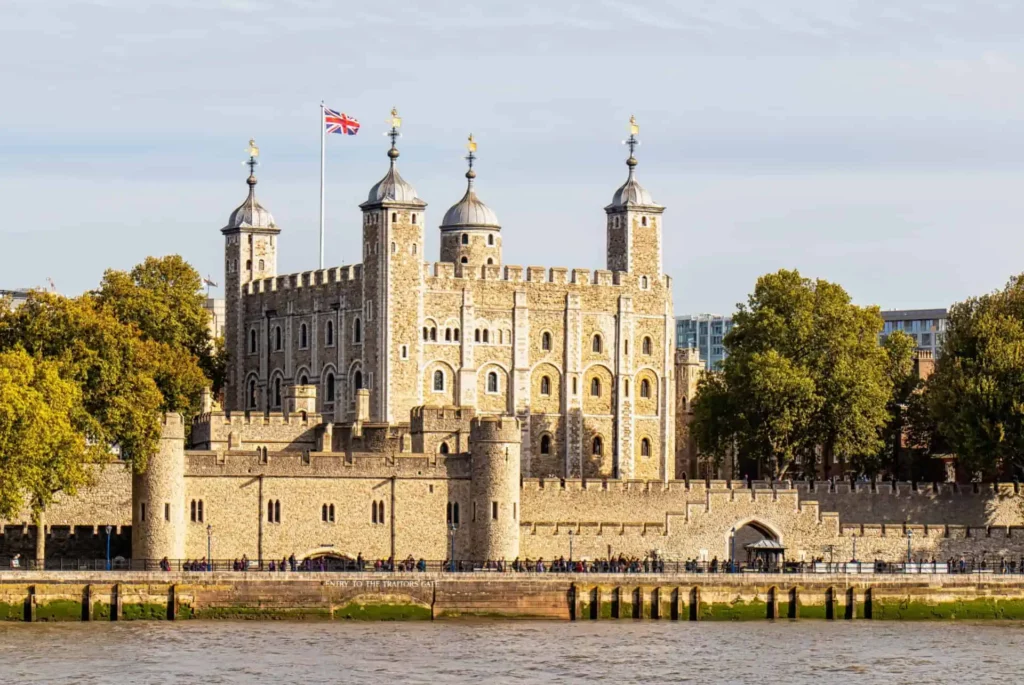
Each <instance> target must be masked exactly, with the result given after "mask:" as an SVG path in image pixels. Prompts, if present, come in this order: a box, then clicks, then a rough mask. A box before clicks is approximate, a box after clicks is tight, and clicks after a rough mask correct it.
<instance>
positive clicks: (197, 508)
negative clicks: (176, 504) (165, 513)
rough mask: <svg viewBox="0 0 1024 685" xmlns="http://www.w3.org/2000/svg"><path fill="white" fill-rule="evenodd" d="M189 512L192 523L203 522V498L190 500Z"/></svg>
mask: <svg viewBox="0 0 1024 685" xmlns="http://www.w3.org/2000/svg"><path fill="white" fill-rule="evenodd" d="M189 514H190V518H191V519H192V522H193V523H202V522H203V500H201V499H200V500H195V499H194V500H192V503H191V505H190V506H189Z"/></svg>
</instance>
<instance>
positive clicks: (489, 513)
mask: <svg viewBox="0 0 1024 685" xmlns="http://www.w3.org/2000/svg"><path fill="white" fill-rule="evenodd" d="M469 431H470V432H469V447H470V452H471V458H472V466H471V478H472V498H473V502H472V525H473V555H474V558H475V559H478V560H488V559H491V560H498V559H505V560H507V561H512V560H513V559H515V558H516V557H517V556H519V479H520V461H521V458H520V446H521V442H522V432H521V427H520V424H519V420H518V419H516V418H513V417H510V416H484V417H477V418H474V419H473V420H472V422H471V423H470V429H469Z"/></svg>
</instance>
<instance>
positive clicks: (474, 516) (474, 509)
mask: <svg viewBox="0 0 1024 685" xmlns="http://www.w3.org/2000/svg"><path fill="white" fill-rule="evenodd" d="M473 520H474V521H476V502H473Z"/></svg>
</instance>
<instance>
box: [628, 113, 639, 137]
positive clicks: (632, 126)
mask: <svg viewBox="0 0 1024 685" xmlns="http://www.w3.org/2000/svg"><path fill="white" fill-rule="evenodd" d="M638 133H640V125H639V124H637V123H636V117H635V116H633V115H632V114H630V115H629V135H631V136H635V135H636V134H638Z"/></svg>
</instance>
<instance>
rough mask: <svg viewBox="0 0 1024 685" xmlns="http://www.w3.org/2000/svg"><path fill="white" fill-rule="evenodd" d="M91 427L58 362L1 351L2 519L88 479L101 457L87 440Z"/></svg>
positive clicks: (74, 386) (78, 391) (77, 390)
mask: <svg viewBox="0 0 1024 685" xmlns="http://www.w3.org/2000/svg"><path fill="white" fill-rule="evenodd" d="M92 426H93V422H92V419H91V417H90V416H89V414H88V413H87V412H86V411H85V408H84V407H83V405H82V391H81V389H80V388H79V387H78V385H77V384H76V383H75V382H73V381H70V380H66V379H64V378H62V377H61V373H60V367H59V365H58V364H57V363H56V362H53V361H46V360H41V359H34V358H33V357H32V356H31V355H29V354H28V353H27V352H25V351H24V350H22V349H15V350H11V351H7V352H0V519H7V520H10V519H12V518H14V517H15V516H16V515H17V514H18V513H19V512H21V511H23V510H24V508H26V507H31V508H32V509H34V510H36V511H38V510H40V509H42V508H44V507H45V506H46V505H47V504H49V503H50V501H52V499H53V496H54V495H55V494H56V493H57V492H61V491H63V492H65V493H68V494H74V491H75V489H76V488H77V487H78V486H79V485H82V484H83V483H85V482H86V480H87V472H86V468H85V465H86V463H87V462H88V461H90V460H92V459H93V458H95V457H97V456H98V450H97V449H96V448H95V447H93V446H90V444H89V443H88V442H87V441H86V439H85V436H86V435H87V434H89V433H91V432H93V427H92Z"/></svg>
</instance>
